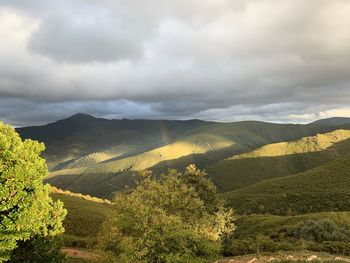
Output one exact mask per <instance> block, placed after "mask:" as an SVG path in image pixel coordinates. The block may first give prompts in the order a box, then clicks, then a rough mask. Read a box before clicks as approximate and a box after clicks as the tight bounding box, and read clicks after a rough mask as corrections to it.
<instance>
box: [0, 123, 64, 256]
mask: <svg viewBox="0 0 350 263" xmlns="http://www.w3.org/2000/svg"><path fill="white" fill-rule="evenodd" d="M43 150H44V145H43V144H41V143H38V142H35V141H32V140H25V141H22V140H21V138H20V137H19V135H18V134H17V133H16V131H15V130H14V129H13V128H11V127H10V126H9V125H4V124H2V123H1V122H0V262H3V261H6V260H8V259H9V258H10V256H11V253H12V251H13V250H14V249H16V247H17V246H18V243H19V242H22V241H29V240H31V239H32V238H38V237H51V236H56V235H58V234H61V233H62V232H63V231H64V228H63V226H62V220H63V219H64V217H65V215H66V210H64V209H63V204H62V203H61V202H59V201H57V202H54V201H53V200H52V199H51V198H50V197H49V190H50V186H49V185H43V182H42V181H43V179H44V177H45V176H46V175H47V171H48V170H47V165H46V162H45V160H44V159H42V158H41V157H40V156H39V155H40V153H41V152H42V151H43Z"/></svg>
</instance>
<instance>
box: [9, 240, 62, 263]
mask: <svg viewBox="0 0 350 263" xmlns="http://www.w3.org/2000/svg"><path fill="white" fill-rule="evenodd" d="M61 247H62V240H61V239H60V238H57V237H49V238H47V237H46V238H43V237H36V238H33V239H31V240H28V241H21V242H19V244H18V247H17V248H16V249H15V250H14V251H13V253H12V256H11V259H10V260H9V261H8V262H9V263H16V262H22V263H64V262H67V259H66V257H65V256H64V255H63V254H62V253H61V252H60V249H61Z"/></svg>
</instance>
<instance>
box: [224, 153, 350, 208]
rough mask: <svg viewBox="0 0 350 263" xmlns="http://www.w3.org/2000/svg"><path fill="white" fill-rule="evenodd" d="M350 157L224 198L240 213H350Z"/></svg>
mask: <svg viewBox="0 0 350 263" xmlns="http://www.w3.org/2000/svg"><path fill="white" fill-rule="evenodd" d="M349 176H350V156H346V157H342V158H338V159H336V160H334V161H332V162H330V163H327V164H325V165H323V166H320V167H317V168H314V169H312V170H309V171H307V172H304V173H301V174H297V175H292V176H287V177H280V178H276V179H270V180H266V181H262V182H259V183H257V184H255V185H252V186H249V187H247V188H242V189H239V190H236V191H233V192H229V193H226V194H224V196H225V198H227V199H228V202H229V204H230V205H231V206H232V207H234V208H235V209H237V212H239V213H241V214H242V213H248V214H249V213H270V214H275V215H293V214H302V213H311V212H322V211H347V210H350V191H349V189H350V180H349V178H350V177H349Z"/></svg>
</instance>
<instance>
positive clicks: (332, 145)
mask: <svg viewBox="0 0 350 263" xmlns="http://www.w3.org/2000/svg"><path fill="white" fill-rule="evenodd" d="M349 153H350V131H349V130H336V131H332V132H330V133H325V134H317V135H315V136H309V137H303V138H302V139H299V140H296V141H289V142H279V143H273V144H268V145H265V146H263V147H261V148H258V149H256V150H253V151H250V152H246V153H243V154H238V155H234V156H232V157H230V158H227V159H224V160H221V161H219V162H217V163H215V164H213V165H211V166H209V167H208V168H207V172H208V173H209V174H210V175H211V177H212V178H213V180H214V182H215V183H216V185H217V186H218V187H219V189H220V190H221V191H224V192H225V191H232V190H235V189H239V188H243V187H246V186H249V185H251V184H254V183H257V182H259V181H261V180H266V179H270V178H274V177H281V176H287V175H293V174H297V173H300V172H304V171H306V170H309V169H311V168H314V167H317V166H320V165H322V164H325V163H327V162H329V161H332V160H334V159H336V158H337V157H339V156H341V155H346V154H349Z"/></svg>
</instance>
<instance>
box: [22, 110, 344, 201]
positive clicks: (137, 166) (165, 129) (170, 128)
mask: <svg viewBox="0 0 350 263" xmlns="http://www.w3.org/2000/svg"><path fill="white" fill-rule="evenodd" d="M341 127H343V128H346V125H343V126H335V125H320V124H307V125H298V124H274V123H265V122H258V121H243V122H232V123H220V122H206V121H201V120H188V121H175V120H174V121H172V120H128V119H122V120H107V119H102V118H95V117H93V116H90V115H86V114H81V113H80V114H76V115H73V116H71V117H69V118H67V119H63V120H59V121H56V122H54V123H49V124H47V125H44V126H36V127H25V128H19V129H17V131H18V132H19V134H20V135H21V137H22V138H24V139H25V138H31V139H35V140H38V141H42V142H44V143H45V145H46V150H45V151H44V153H43V157H44V158H45V159H46V160H47V162H48V164H49V169H50V175H49V177H48V178H47V180H46V181H47V182H49V183H51V184H52V185H55V186H57V187H60V188H63V189H68V190H71V191H74V192H81V193H84V194H91V195H94V196H99V197H104V198H106V197H107V198H110V197H111V196H112V195H113V194H114V192H116V191H119V190H120V189H123V188H124V187H125V186H126V185H127V186H131V185H133V183H134V181H135V177H134V176H133V174H136V173H137V171H139V170H144V169H149V170H153V171H154V172H156V173H160V172H164V171H166V170H167V169H169V168H176V169H180V170H181V169H184V167H185V166H186V165H188V164H190V163H195V164H196V165H198V167H199V168H201V169H208V171H209V172H210V175H211V176H212V177H213V179H214V181H215V178H216V177H217V178H219V176H217V174H216V173H215V172H212V171H213V170H212V169H211V168H210V166H212V165H215V164H216V163H217V162H220V161H222V160H224V159H226V158H229V157H232V156H233V155H236V154H241V153H245V152H249V151H252V150H255V149H257V148H259V147H262V146H264V145H267V144H271V143H278V142H282V141H293V140H297V139H300V138H302V137H305V136H314V135H316V134H318V133H326V132H330V131H333V130H336V129H339V128H341ZM320 163H321V162H317V163H316V164H320ZM316 164H315V165H316ZM219 167H220V165H219ZM298 171H299V170H296V172H298ZM211 173H212V174H211ZM228 179H229V180H231V179H230V178H228ZM225 180H226V179H224V180H223V181H222V182H219V180H218V181H217V182H218V183H220V184H221V185H227V186H229V187H228V188H225V189H224V188H223V187H222V190H225V191H229V190H233V189H234V187H233V188H230V187H231V186H232V183H231V182H230V181H227V182H226V181H225Z"/></svg>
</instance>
